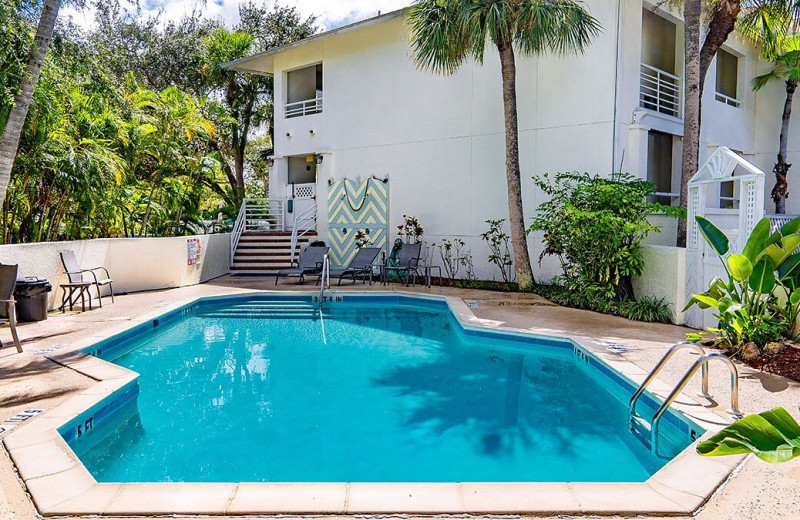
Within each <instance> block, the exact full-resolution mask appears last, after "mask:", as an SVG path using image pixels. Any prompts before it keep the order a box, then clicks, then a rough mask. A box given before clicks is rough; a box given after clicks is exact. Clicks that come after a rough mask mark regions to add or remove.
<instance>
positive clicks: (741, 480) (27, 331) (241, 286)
mask: <svg viewBox="0 0 800 520" xmlns="http://www.w3.org/2000/svg"><path fill="white" fill-rule="evenodd" d="M276 289H277V290H280V291H294V290H302V291H313V290H314V287H313V284H309V283H307V284H305V285H304V286H297V285H293V284H281V285H280V286H278V287H277V288H276V287H275V285H274V279H271V278H270V279H268V278H258V277H231V276H225V277H222V278H218V279H216V280H213V281H211V282H208V283H206V284H203V285H199V286H193V287H185V288H181V289H172V290H166V291H155V292H148V293H137V294H131V295H124V296H120V297H118V298H117V302H116V303H114V304H110V301H109V300H106V302H107V304H106V306H105V307H104V308H102V309H95V310H93V311H91V312H86V313H77V312H75V313H66V314H61V313H51V315H50V318H49V319H48V320H46V321H43V322H39V323H34V324H25V325H22V326H20V337H21V339H22V341H23V346H24V349H25V352H24V353H23V354H16V351H15V350H14V349H13V348H9V347H6V348H4V349H2V350H0V381H1V382H2V384H0V425H4V424H6V423H3V422H2V421H5V420H6V419H7V418H9V417H11V416H13V415H14V414H16V413H19V412H22V411H24V410H26V409H31V408H42V409H46V410H53V409H54V408H56V407H57V406H59V410H64V409H65V407H64V403H66V402H67V401H68V400H70V399H72V398H74V397H75V396H78V395H80V394H82V393H83V394H84V395H86V393H87V391H88V393H89V394H91V393H92V392H95V391H96V389H97V387H101V386H102V385H104V384H106V383H101V384H98V383H97V380H96V379H105V375H101V376H98V374H95V376H96V379H92V378H90V377H87V376H86V375H84V373H91V371H92V370H93V369H96V368H97V366H94V368H92V367H91V366H86V363H84V368H86V370H82V369H81V366H80V363H81V361H80V360H74V364H73V361H72V360H71V356H70V355H69V353H70V351H71V349H74V348H75V347H76V346H78V345H81V344H84V343H85V342H86V340H87V337H89V336H94V337H96V338H99V337H102V336H106V335H108V334H111V333H114V332H117V331H119V330H122V329H125V328H127V327H129V326H131V325H132V324H133V323H135V322H137V321H141V320H142V319H144V317H146V316H148V315H153V314H157V313H160V312H163V311H165V310H166V309H168V308H170V307H171V306H175V305H177V304H179V303H180V302H182V301H188V300H191V299H193V298H197V297H201V296H213V295H222V294H235V293H242V292H248V291H252V290H276ZM337 290H338V288H337ZM341 290H343V291H351V290H356V291H374V290H392V291H406V290H407V289H406V288H405V287H402V286H400V285H392V286H390V287H388V288H387V287H381V286H371V287H370V286H368V285H367V286H364V285H361V284H358V285H356V286H355V287H343V288H342V289H341ZM408 290H409V291H412V292H416V293H422V294H436V295H443V296H447V297H448V298H449V299H450V301H451V302H453V304H454V307H459V308H461V310H462V311H463V315H462V316H461V319H462V321H467V320H473V321H474V322H475V324H481V325H486V326H494V327H500V328H511V329H522V330H527V331H530V332H536V333H543V334H552V335H558V336H565V335H566V336H572V337H576V338H586V341H591V342H592V345H591V347H592V350H593V352H595V353H599V354H600V355H601V356H602V358H603V359H604V360H605V361H606V362H608V363H611V364H613V365H615V368H616V367H617V365H618V366H620V367H625V366H627V367H628V368H627V369H626V370H629V371H631V375H633V373H638V374H644V373H645V371H647V370H649V369H651V368H652V367H653V366H654V365H655V363H656V362H657V360H658V358H659V357H660V356H661V355H662V354H663V352H664V350H665V349H666V348H668V347H669V346H670V345H671V344H673V343H676V342H678V341H681V340H682V339H683V337H684V335H685V333H686V332H687V330H688V329H685V328H682V327H675V326H670V325H661V324H642V323H636V322H631V321H628V320H625V319H622V318H615V317H610V316H605V315H601V314H596V313H592V312H588V311H580V310H575V309H565V308H561V307H558V306H555V305H553V304H552V303H550V302H548V301H546V300H544V299H542V298H540V297H537V296H534V295H518V294H506V293H499V292H489V291H474V290H460V289H448V288H445V289H439V288H432V289H430V290H428V289H425V288H420V287H419V286H418V287H416V288H409V289H408ZM470 300H474V301H476V302H477V308H474V309H468V307H467V305H466V304H465V303H464V301H470ZM456 310H457V311H458V310H459V309H458V308H457V309H456ZM459 313H460V314H462V312H459ZM473 314H474V316H473ZM589 338H591V340H589ZM0 339H2V340H3V344H4V345H10V344H11V342H10V333H9V330H8V328H5V327H4V328H2V329H0ZM609 347H610V348H609ZM693 356H694V355H693V354H690V353H681V354H678V356H677V357H676V359H675V362H674V363H673V364H671V365H670V366H669V367H668V368H666V369H665V370H664V372H663V373H662V375H661V377H660V379H662V380H664V381H666V382H667V383H674V382H676V381H677V379H678V378H679V377H680V376H681V372H682V371H683V370H685V368H686V366H687V365H688V364H689V363H691V361H693V359H695V358H694V357H693ZM92 361H97V362H98V363H102V362H100V361H99V360H92ZM65 365H73V366H72V368H70V367H69V366H65ZM89 365H92V363H89ZM631 367H632V368H631ZM723 370H724V369H722V368H721V367H719V366H712V368H711V373H712V377H711V392H712V393H713V394H714V395H715V396H720V402H719V403H718V406H717V403H707V405H708V406H707V407H699V406H697V405H696V404H694V405H692V403H691V402H690V400H689V401H687V400H685V399H680V400H679V402H682V406H685V407H687V409H688V410H689V411H690V413H691V414H692V415H696V416H706V417H707V418H711V417H714V416H712V415H710V414H709V412H719V411H720V410H723V409H724V408H727V407H728V405H729V403H727V402H726V399H727V395H728V390H729V389H728V388H727V385H728V377H727V371H725V373H723ZM739 370H740V376H741V377H740V385H741V388H740V403H741V408H742V410H743V411H744V412H745V413H754V412H759V411H763V410H766V409H770V408H773V407H775V406H783V407H785V408H786V409H787V410H789V412H790V413H792V414H794V415H795V416H797V413H798V409H797V406H798V404H800V384H798V383H795V382H792V381H788V380H786V379H784V378H781V377H777V376H773V375H770V374H764V373H761V372H758V371H756V370H753V369H750V368H749V367H746V366H742V365H739ZM81 372H83V373H81ZM695 384H696V383H691V386H690V390H691V391H692V392H693V391H694V385H695ZM72 402H75V400H73V401H72ZM692 407H693V408H692ZM698 408H700V410H697V409H698ZM706 408H707V409H706ZM723 415H724V414H723ZM48 420H49V419H48V418H47V413H45V414H43V415H42V417H36V418H33V419H30V420H29V421H27V422H26V423H25V424H24V425H19V426H17V427H16V431H17V432H18V433H20V434H21V433H22V432H23V431H32V430H44V428H39V427H34V426H33V425H36V424H37V423H39V424H40V425H44V424H45V423H46V422H47V421H48ZM29 425H30V426H29ZM14 431H15V430H11V433H13V432H14ZM7 435H9V433H5V434H0V438H3V437H5V436H7ZM16 437H17V438H21V437H23V436H22V435H17V436H16ZM27 441H28V440H27V439H23V440H21V441H20V442H21V444H20V445H19V450H21V451H15V460H17V462H18V463H19V462H20V461H21V460H22V459H23V458H24V457H25V452H24V448H25V446H24V444H26V443H28V442H27ZM29 445H30V446H31V447H35V446H36V445H37V443H36V439H35V438H34V437H33V434H32V435H31V438H30V440H29ZM12 449H13V448H12ZM28 451H33V452H34V454H33V455H35V456H36V457H38V458H39V459H41V458H42V457H41V453H36V451H37V450H36V449H31V450H28ZM58 457H59V454H57V453H56V454H54V455H53V457H52V458H51V461H52V463H53V465H54V466H57V465H58V463H59V460H58ZM682 457H683V456H682ZM684 458H685V457H684ZM691 458H692V459H693V461H694V462H693V463H696V464H697V463H699V464H701V465H703V464H704V466H703V467H702V468H700V467H698V468H697V470H696V471H694V472H693V476H694V477H695V478H698V479H699V480H701V481H706V482H705V485H706V486H707V485H708V482H710V481H713V480H714V479H715V477H714V475H712V473H715V471H716V470H717V469H719V468H720V463H721V461H722V460H723V459H707V458H700V457H694V456H693V457H691ZM728 460H729V461H730V459H728ZM698 461H699V462H698ZM731 464H732V462H727V463H724V464H723V465H727V466H730V465H731ZM20 466H21V468H20V469H22V470H23V471H20V473H17V472H16V469H15V467H14V465H13V464H12V462H11V459H10V458H9V454H8V451H7V450H6V449H5V448H4V449H2V450H0V520H11V519H14V520H16V519H25V520H27V519H33V518H36V510H35V508H34V506H33V504H32V502H31V500H30V498H29V496H28V494H27V493H26V492H25V490H24V487H23V484H22V481H21V479H20V477H22V478H23V479H25V480H31V481H32V483H33V481H35V480H39V483H40V487H42V488H44V489H45V491H44V492H42V493H43V496H44V495H45V494H47V495H51V496H52V501H53V504H52V505H57V502H58V498H57V496H56V495H57V494H58V493H59V492H62V491H63V492H65V493H68V492H69V490H67V489H63V487H62V486H61V485H59V486H58V489H56V486H50V485H49V484H48V482H47V479H48V478H49V477H50V475H51V474H57V473H59V472H58V471H56V470H55V468H51V469H48V468H47V467H43V468H36V467H35V465H34V466H30V465H28V464H26V463H24V462H23V463H22V464H20ZM37 470H38V471H40V473H41V474H40V475H38V477H34V476H33V475H36V473H29V474H28V475H26V474H25V473H26V471H37ZM62 473H64V472H62ZM74 480H75V481H76V482H77V481H79V480H80V478H75V479H74ZM798 482H800V462H798V461H794V462H792V463H788V464H785V465H782V466H771V465H768V464H766V463H763V462H761V461H759V460H757V459H752V458H751V459H749V460H747V461H746V462H745V463H744V464H743V465H741V466H739V467H737V469H736V471H735V476H734V477H733V478H731V479H729V480H727V481H726V482H725V483H724V484H723V486H722V487H721V488H720V489H719V490H717V491H716V493H715V494H714V495H713V496H712V497H711V499H710V500H709V501H708V502H707V503H706V504H705V505H703V506H702V507H701V509H700V510H699V513H698V514H697V516H696V518H700V519H716V518H742V519H749V518H754V519H755V518H759V519H762V518H763V519H767V518H798V519H800V485H798ZM687 484H691V483H690V482H688V481H683V482H680V483H673V486H672V488H673V491H669V490H665V489H661V488H658V489H659V490H660V492H661V494H660V496H661V497H662V498H664V497H667V498H666V501H664V502H665V504H663V505H661V504H658V503H656V502H657V501H661V499H660V498H659V499H658V500H654V499H653V497H654V496H655V495H652V494H649V495H647V496H641V495H640V492H641V489H640V488H636V489H634V488H630V489H628V488H629V486H631V485H628V484H605V485H586V486H579V485H566V484H554V485H553V486H554V487H553V488H552V492H551V493H545V494H543V498H542V506H543V507H542V508H541V510H542V511H546V510H547V507H544V506H545V505H546V504H545V502H547V500H545V499H546V498H548V499H552V500H553V501H554V502H555V501H557V499H558V496H557V495H558V493H563V492H568V493H569V494H570V496H571V497H572V498H574V499H576V500H577V503H578V505H580V504H581V503H586V504H588V503H593V504H597V503H599V502H598V500H599V499H600V498H603V497H611V496H612V495H617V498H616V499H615V500H611V501H610V503H608V506H607V508H605V509H602V510H600V509H597V508H596V507H595V508H591V510H592V511H596V512H598V513H605V514H612V516H611V517H613V513H614V512H615V511H626V512H628V513H635V512H636V511H637V510H640V511H641V510H643V509H641V507H645V506H649V510H651V511H653V512H657V511H659V509H660V508H662V507H663V508H664V509H665V510H666V509H669V508H670V506H674V504H675V503H680V502H686V500H687V498H688V499H690V500H689V502H691V501H692V497H691V496H688V497H687V495H692V492H693V491H694V490H695V486H694V485H691V486H690V488H691V489H684V494H673V495H672V496H670V493H673V492H674V488H676V487H677V488H680V487H681V485H687ZM700 484H703V482H700ZM523 485H524V484H523ZM112 486H113V485H112ZM246 486H247V485H239V486H238V488H237V489H234V488H236V486H235V485H232V489H231V490H229V491H230V496H231V497H232V498H233V497H234V495H235V497H237V499H238V500H239V501H240V505H241V511H242V512H243V513H246V512H249V511H248V504H247V500H248V498H249V497H248V491H249V492H250V493H251V494H252V491H255V492H256V493H255V494H256V495H259V494H261V493H263V492H264V490H265V488H264V487H261V488H260V489H253V490H248V489H246ZM343 486H344V485H343ZM444 486H447V485H444ZM450 486H451V487H452V486H454V485H450ZM470 486H471V485H466V484H463V485H460V486H457V487H456V488H452V489H449V488H448V489H445V488H444V487H442V488H441V489H440V490H438V491H437V492H436V493H435V495H434V496H433V497H432V499H433V500H432V502H436V503H439V504H440V507H441V508H442V509H441V510H442V511H443V512H444V511H447V510H450V509H452V508H449V507H448V504H447V501H448V499H447V498H446V497H448V496H449V497H451V498H454V497H460V499H459V500H460V503H462V504H463V503H465V502H469V500H472V501H473V502H474V501H478V502H480V500H482V497H481V496H480V495H481V494H482V493H483V492H484V491H486V490H487V489H488V488H483V489H482V490H480V489H479V490H475V489H473V490H472V491H473V492H477V493H478V494H477V495H476V494H475V493H473V494H472V495H470V489H469V488H470ZM484 486H485V485H484ZM492 486H494V487H495V488H496V489H497V493H495V492H494V491H492V492H491V496H490V497H489V499H492V497H493V496H495V495H504V496H506V497H509V496H514V495H515V494H519V493H523V494H524V493H525V492H526V490H525V489H522V488H520V487H518V486H516V485H509V484H495V485H492ZM609 486H612V488H613V489H614V490H615V491H614V492H613V493H609ZM653 486H655V483H654V484H653ZM714 486H716V484H714ZM651 487H652V486H651ZM541 489H542V490H544V487H542V488H541ZM31 490H32V491H33V493H34V494H35V495H36V494H37V490H36V489H35V483H34V485H33V486H31ZM284 490H287V488H284ZM430 490H431V488H427V489H426V490H424V491H423V494H424V493H426V492H428V491H430ZM565 490H566V491H565ZM332 491H333V493H334V495H335V494H336V493H337V491H336V490H332ZM384 491H385V490H384ZM225 492H226V491H224V490H223V493H225ZM686 492H688V493H686ZM91 493H95V494H97V493H101V494H102V493H108V494H109V495H113V499H114V502H115V503H117V504H119V505H120V506H119V507H120V509H118V511H119V513H120V514H121V513H128V512H130V511H131V510H130V509H126V508H125V507H124V506H125V502H133V503H134V506H135V505H136V504H137V503H138V504H139V505H141V504H143V503H149V501H151V500H153V499H154V498H156V497H154V496H153V495H152V489H149V488H148V487H147V486H146V485H139V486H137V487H135V488H130V489H129V490H127V491H126V494H129V495H130V496H129V497H125V496H121V493H120V490H119V489H116V488H113V489H112V487H111V486H106V487H104V488H102V489H93V490H92V492H91ZM91 493H90V494H91ZM342 493H344V494H345V496H346V500H347V501H348V504H349V505H350V506H351V510H358V509H359V508H357V507H355V508H353V507H352V506H353V505H354V504H357V503H358V501H360V502H362V503H363V504H364V508H363V510H370V511H373V512H379V511H381V510H385V502H383V503H380V502H382V501H381V500H380V494H376V493H375V492H374V488H373V487H372V486H370V485H364V484H362V485H355V484H353V485H350V488H349V489H343V490H342ZM620 493H625V505H626V506H627V509H626V508H624V507H621V506H619V504H618V502H619V498H618V497H619V495H620ZM359 495H360V497H359ZM469 496H472V498H471V499H470V498H469ZM86 498H91V497H86ZM256 498H259V497H256ZM280 498H282V499H283V500H284V501H287V502H289V503H292V502H294V500H293V499H292V496H291V492H289V493H287V492H285V491H281V493H280ZM322 498H326V497H322ZM328 498H331V497H328ZM332 498H333V500H334V501H335V502H336V503H338V498H337V497H336V496H334V497H332ZM695 498H696V497H695ZM95 499H96V500H101V501H102V500H106V501H107V502H111V499H112V496H108V497H95ZM522 499H523V500H524V499H525V497H524V496H523V497H522ZM197 500H198V501H202V500H213V497H211V496H209V494H208V493H205V494H204V493H203V492H202V490H200V495H199V496H198V499H197ZM376 500H378V502H379V503H374V502H375V501H376ZM695 501H696V502H697V500H695ZM702 501H703V500H699V502H698V503H701V502H702ZM277 502H278V501H276V504H277ZM370 502H373V503H370ZM613 502H617V503H613ZM231 505H234V504H233V503H231ZM475 507H477V508H478V509H480V504H476V506H475ZM687 507H688V506H687ZM382 508H384V509H382ZM45 509H46V507H45ZM213 509H214V508H213V507H212V508H210V509H209V512H210V511H211V510H213ZM340 509H341V510H345V509H343V508H339V507H338V506H336V507H334V508H333V509H332V511H338V510H340ZM389 509H390V510H391V508H389ZM672 509H674V507H673V508H672ZM689 509H693V508H691V507H689ZM175 510H176V511H178V510H179V509H178V508H177V507H176V508H175ZM289 510H290V509H284V511H289ZM575 510H576V511H580V510H581V509H580V508H576V509H575ZM54 511H58V508H55V509H54ZM195 511H198V512H199V510H197V509H195ZM228 511H231V512H232V511H233V510H232V509H228ZM554 511H559V510H558V509H555V510H554ZM75 512H76V513H77V512H79V511H77V510H76V511H75ZM204 512H205V511H204ZM387 512H388V511H387ZM430 512H431V513H433V512H434V511H433V510H431V511H430ZM665 512H666V511H665ZM113 514H114V511H113V509H111V510H108V512H107V515H108V516H113ZM673 514H674V513H673ZM678 517H679V518H691V516H689V515H684V516H678ZM558 518H569V515H564V514H560V515H558Z"/></svg>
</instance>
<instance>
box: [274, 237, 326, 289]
mask: <svg viewBox="0 0 800 520" xmlns="http://www.w3.org/2000/svg"><path fill="white" fill-rule="evenodd" d="M329 249H330V248H329V247H320V246H308V247H307V248H305V249H304V250H303V252H302V253H300V263H299V265H298V266H297V267H295V268H293V269H283V270H281V271H278V272H277V273H276V274H275V285H278V280H280V279H281V278H283V277H284V276H298V277H300V282H299V283H303V282H304V281H305V277H306V276H307V275H315V274H318V273H320V272H321V271H322V261H323V259H324V258H325V255H326V254H328V250H329Z"/></svg>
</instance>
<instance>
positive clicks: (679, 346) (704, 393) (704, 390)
mask: <svg viewBox="0 0 800 520" xmlns="http://www.w3.org/2000/svg"><path fill="white" fill-rule="evenodd" d="M687 348H688V349H692V350H694V351H695V352H697V353H698V354H700V355H701V356H705V354H706V351H705V350H704V349H703V347H701V346H700V345H698V344H697V343H692V342H691V341H683V342H681V343H676V344H675V345H672V346H671V347H670V349H669V350H667V353H666V354H664V356H663V357H662V358H661V360H660V361H659V362H658V363H657V364H656V366H655V368H653V370H652V371H651V372H650V373H649V374H647V377H646V378H645V380H644V382H642V384H641V385H639V388H637V389H636V392H634V393H633V397H631V400H630V403H629V404H628V416H629V417H631V418H633V417H634V416H636V402H637V401H638V400H639V398H640V397H641V396H642V394H643V393H644V391H645V390H646V389H647V385H649V384H650V383H652V382H653V379H655V378H656V376H657V375H658V373H659V372H661V369H663V368H664V366H665V365H666V364H667V361H669V360H670V358H671V357H672V356H673V355H675V353H676V352H678V351H679V350H683V349H687ZM702 367H703V375H702V377H703V379H702V383H701V388H700V392H698V394H697V395H699V396H700V397H705V398H711V397H712V395H711V394H710V393H708V363H707V362H706V363H703V365H702Z"/></svg>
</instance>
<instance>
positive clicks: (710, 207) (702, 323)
mask: <svg viewBox="0 0 800 520" xmlns="http://www.w3.org/2000/svg"><path fill="white" fill-rule="evenodd" d="M688 188H689V197H688V198H689V201H688V202H689V204H688V214H687V218H688V222H687V226H686V227H687V230H686V233H687V236H686V248H687V251H686V289H687V292H688V294H689V295H691V294H695V293H698V292H703V291H705V290H706V289H707V288H708V284H709V283H710V281H711V280H712V279H713V278H714V277H715V276H720V277H723V275H724V274H725V271H724V269H723V267H722V266H721V265H720V264H719V259H718V258H717V255H716V254H715V253H714V251H712V250H710V249H709V246H708V245H707V244H706V243H705V240H704V239H703V236H702V234H701V233H700V228H699V226H698V225H697V221H696V220H695V216H697V215H700V216H703V217H705V218H707V219H708V220H710V221H711V222H713V223H714V225H715V226H717V227H718V228H719V229H721V230H722V231H723V232H724V233H725V234H726V235H728V237H729V238H730V251H731V252H741V251H742V249H743V248H744V244H745V242H746V241H747V237H748V236H749V235H750V232H751V231H752V230H753V228H754V227H755V225H756V224H757V223H758V221H759V220H761V219H762V218H763V217H764V172H763V171H761V170H760V169H759V168H757V167H756V166H755V165H753V164H752V163H750V162H749V161H747V160H746V159H744V158H743V157H741V156H740V155H738V154H737V153H735V152H733V151H731V150H730V149H728V148H725V147H720V148H718V149H717V150H716V151H715V152H714V153H713V154H711V157H709V158H708V160H707V161H706V162H705V163H704V164H703V166H701V167H700V169H699V170H698V171H697V173H696V174H695V175H694V176H693V177H692V179H691V180H690V181H689V186H688ZM686 324H687V325H689V326H690V327H696V328H703V327H707V326H713V325H714V324H715V320H714V318H713V316H711V312H710V311H706V312H703V311H701V310H700V309H699V308H697V307H696V306H695V307H692V308H691V309H690V310H689V311H687V313H686Z"/></svg>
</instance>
